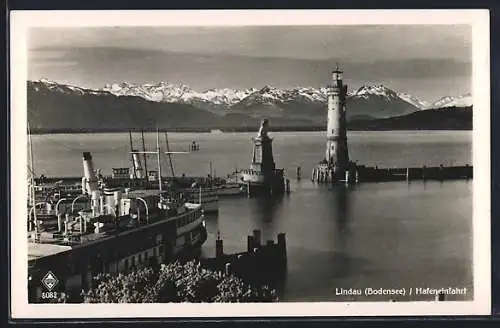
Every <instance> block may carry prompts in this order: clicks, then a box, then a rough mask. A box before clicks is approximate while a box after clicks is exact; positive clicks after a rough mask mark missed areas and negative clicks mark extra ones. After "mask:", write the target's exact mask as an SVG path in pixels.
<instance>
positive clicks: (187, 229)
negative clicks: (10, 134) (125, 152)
mask: <svg viewBox="0 0 500 328" xmlns="http://www.w3.org/2000/svg"><path fill="white" fill-rule="evenodd" d="M30 148H31V143H30ZM155 153H156V154H157V157H158V158H157V159H158V172H157V174H155V176H156V177H157V179H158V180H157V189H151V188H139V187H137V188H130V187H125V186H123V185H113V184H112V183H108V182H106V181H105V180H103V179H101V178H100V177H99V175H98V174H97V171H96V170H94V167H93V161H92V156H91V154H90V153H89V152H85V153H83V169H84V177H83V178H82V184H81V190H80V194H79V195H77V196H76V197H74V198H70V196H71V197H73V196H74V195H76V194H77V190H76V188H75V187H74V186H72V187H69V188H68V189H67V190H63V191H62V194H60V195H59V197H53V198H51V197H48V196H47V195H44V196H43V197H40V196H38V197H37V191H40V188H37V186H35V179H34V178H33V177H32V178H31V179H30V180H31V181H30V188H29V191H30V194H29V207H28V209H29V211H28V292H29V293H28V294H29V301H30V302H38V301H40V299H41V297H42V293H43V292H46V291H55V290H56V289H57V288H58V289H59V290H60V291H64V292H65V293H68V292H69V293H70V294H72V295H79V292H80V291H81V290H82V289H88V288H90V287H91V286H92V279H93V276H94V275H95V274H96V273H119V272H127V271H129V270H131V269H133V268H135V267H139V266H145V265H148V266H149V265H158V264H160V263H164V262H168V261H172V260H174V259H177V258H179V257H184V256H191V255H193V254H195V253H196V252H197V251H198V250H199V249H200V247H201V246H202V244H203V243H204V242H205V241H206V239H207V231H206V227H205V221H204V215H203V210H202V206H201V204H199V203H193V202H190V201H189V199H187V197H186V196H185V195H183V194H182V192H179V191H178V190H175V189H169V188H165V186H164V184H163V181H162V179H161V168H160V165H159V164H160V153H161V152H160V148H159V142H158V138H157V151H156V152H155ZM31 156H32V155H31ZM151 176H153V174H151ZM42 189H43V188H42ZM58 190H59V192H61V189H58ZM48 191H49V189H46V190H45V192H46V193H48ZM52 196H54V195H52ZM56 199H57V201H55V200H56ZM78 200H86V202H85V203H83V204H87V206H84V207H83V208H82V206H81V204H82V203H80V204H78V202H77V201H78ZM69 204H71V207H69V206H68V205H69ZM78 205H80V206H78ZM48 273H50V274H51V277H56V279H57V280H58V283H57V285H56V286H53V288H54V289H49V287H47V285H45V286H43V285H42V284H40V281H42V280H43V278H44V277H45V276H46V275H47V274H48ZM76 301H77V300H76Z"/></svg>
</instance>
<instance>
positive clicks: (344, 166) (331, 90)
mask: <svg viewBox="0 0 500 328" xmlns="http://www.w3.org/2000/svg"><path fill="white" fill-rule="evenodd" d="M342 73H343V72H342V71H341V70H340V69H339V67H338V64H337V66H336V68H335V70H334V71H333V72H332V82H331V84H330V85H329V86H328V116H327V131H326V136H327V139H326V154H325V160H326V162H327V164H328V166H329V168H330V169H332V170H333V174H334V176H335V177H337V178H341V177H344V175H345V172H346V171H347V170H348V166H349V152H348V150H347V131H346V119H345V111H346V96H347V85H345V84H344V83H343V81H342Z"/></svg>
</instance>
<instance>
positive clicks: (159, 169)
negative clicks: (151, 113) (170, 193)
mask: <svg viewBox="0 0 500 328" xmlns="http://www.w3.org/2000/svg"><path fill="white" fill-rule="evenodd" d="M156 158H157V160H158V189H159V190H160V197H161V192H162V187H161V158H160V131H159V130H158V128H156Z"/></svg>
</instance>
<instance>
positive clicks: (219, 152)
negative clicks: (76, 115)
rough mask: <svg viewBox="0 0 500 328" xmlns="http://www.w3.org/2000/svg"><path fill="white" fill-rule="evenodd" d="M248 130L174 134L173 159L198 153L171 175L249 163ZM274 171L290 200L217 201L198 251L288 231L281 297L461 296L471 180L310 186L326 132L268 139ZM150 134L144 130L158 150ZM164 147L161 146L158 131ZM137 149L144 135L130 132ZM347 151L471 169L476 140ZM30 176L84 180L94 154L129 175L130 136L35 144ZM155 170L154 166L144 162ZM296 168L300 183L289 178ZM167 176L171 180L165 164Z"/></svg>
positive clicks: (353, 144) (405, 138) (361, 142)
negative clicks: (421, 291) (392, 291)
mask: <svg viewBox="0 0 500 328" xmlns="http://www.w3.org/2000/svg"><path fill="white" fill-rule="evenodd" d="M254 136H255V133H224V134H208V133H207V134H203V133H170V134H169V143H170V147H171V150H173V151H185V150H187V148H188V146H189V144H190V143H191V142H192V141H196V142H198V143H199V144H200V151H198V152H193V153H191V154H180V155H176V156H175V157H174V166H175V170H176V172H175V173H176V174H178V175H180V174H182V173H185V174H186V175H206V174H208V173H209V167H210V162H212V167H213V169H214V170H215V171H216V175H218V176H224V175H226V174H227V173H230V172H232V171H233V170H234V169H235V168H244V167H248V165H249V162H250V159H251V152H252V143H251V138H252V137H254ZM271 137H273V138H274V142H273V148H274V155H275V161H276V162H277V166H278V167H283V168H285V169H286V170H287V172H289V178H290V180H291V189H292V192H291V194H290V195H288V196H285V197H284V198H282V199H280V200H274V201H272V200H263V199H247V198H238V199H221V201H220V213H219V214H218V216H214V217H210V218H209V219H208V222H207V227H208V230H209V239H208V241H207V242H206V243H205V245H204V247H203V252H204V253H205V254H207V255H213V254H214V252H215V238H216V235H217V231H220V233H221V236H222V237H223V239H224V248H225V251H226V252H232V251H243V250H245V249H246V236H247V235H248V234H251V231H252V230H253V229H261V230H262V235H263V240H267V239H276V235H277V234H278V233H280V232H285V233H286V235H287V246H288V276H287V280H286V284H285V290H284V295H283V300H284V301H345V300H364V301H377V300H387V299H389V298H394V299H401V300H431V299H433V296H426V295H420V296H415V295H413V296H411V297H400V298H398V297H389V296H364V295H363V296H354V297H352V296H341V295H337V294H336V289H340V288H344V289H349V288H366V287H371V288H406V289H407V290H408V289H409V288H418V287H424V288H425V287H430V288H443V287H444V288H447V287H458V288H464V287H465V288H467V290H468V292H467V294H466V295H460V296H455V297H453V296H449V299H450V300H454V299H456V300H464V299H467V300H470V299H472V296H473V289H472V288H473V277H472V182H471V181H470V182H467V181H449V182H443V183H440V182H426V183H423V182H412V183H410V184H408V183H406V182H388V183H373V184H361V185H358V186H354V187H351V188H346V187H343V186H338V187H332V186H324V185H316V184H313V183H311V182H310V179H309V177H310V172H311V171H312V169H313V167H314V165H316V163H317V162H318V161H319V160H320V159H322V158H323V156H324V144H325V134H324V133H320V132H298V133H294V132H282V133H271ZM155 140H156V134H146V146H147V147H148V146H149V147H155V145H156V144H155V142H156V141H155ZM160 141H161V142H162V143H163V145H164V144H165V138H164V136H163V135H162V138H161V139H160ZM134 142H135V144H136V147H137V148H139V146H140V145H141V143H140V136H139V134H137V135H135V136H134ZM348 143H349V153H350V157H351V159H352V160H357V161H358V162H359V163H360V164H366V165H378V166H379V167H397V166H423V165H427V166H431V165H439V164H444V165H464V164H472V132H470V131H460V132H457V131H432V132H429V131H425V132H352V133H349V134H348ZM33 150H34V155H35V163H34V166H35V171H36V172H37V174H45V175H46V176H81V175H82V172H83V169H82V164H81V163H82V160H81V156H82V152H84V151H90V152H91V153H92V155H93V158H94V163H95V166H96V167H98V168H101V169H102V170H103V172H104V173H105V174H109V173H110V172H111V168H112V167H129V166H130V164H129V154H128V152H129V138H128V134H121V133H116V134H72V135H63V134H60V135H36V136H33ZM153 163H154V159H153V158H151V160H150V164H149V166H150V167H151V165H152V164H153ZM298 166H300V167H302V171H303V179H302V180H301V181H296V179H295V170H296V168H297V167H298ZM163 170H164V171H163V172H168V173H169V174H170V170H169V167H168V165H167V161H165V163H163Z"/></svg>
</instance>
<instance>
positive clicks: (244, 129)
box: [31, 126, 472, 135]
mask: <svg viewBox="0 0 500 328" xmlns="http://www.w3.org/2000/svg"><path fill="white" fill-rule="evenodd" d="M347 130H348V131H357V132H362V131H367V132H368V131H472V129H467V128H458V129H457V128H441V129H436V128H419V129H417V128H415V129H402V128H401V129H384V128H367V129H362V128H355V129H349V128H348V129H347ZM129 131H131V132H134V133H137V132H141V129H140V128H139V129H137V128H131V129H123V128H121V129H112V128H109V129H106V128H100V129H37V128H32V129H31V134H33V135H37V134H81V133H127V132H129ZM212 131H216V132H219V131H221V132H223V133H232V132H256V131H258V128H256V127H239V128H213V129H209V128H168V129H167V128H160V129H159V132H162V133H164V132H172V133H179V132H184V133H210V132H212ZM270 131H271V132H316V131H325V127H324V126H317V127H300V126H295V127H293V126H291V127H271V128H270ZM144 132H145V133H150V132H156V129H147V128H145V129H144Z"/></svg>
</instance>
